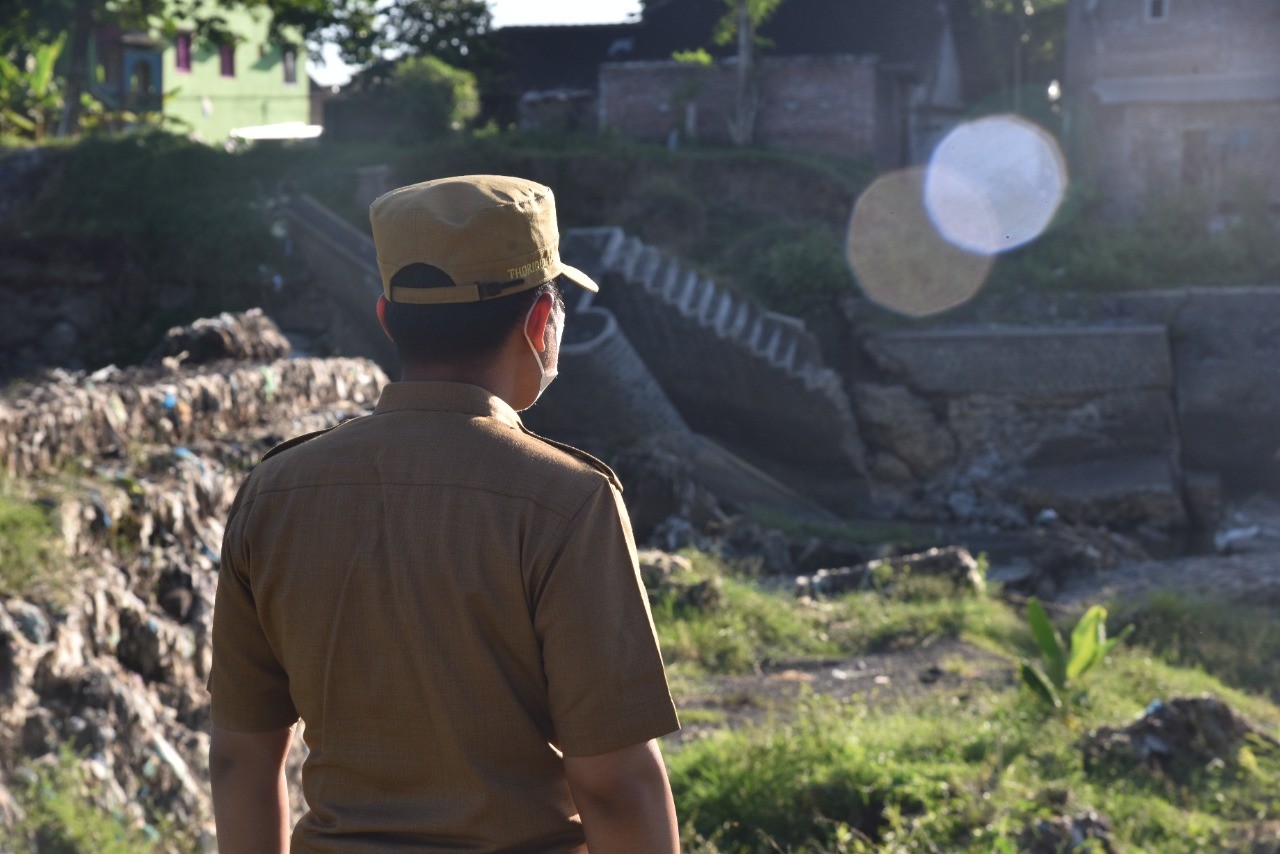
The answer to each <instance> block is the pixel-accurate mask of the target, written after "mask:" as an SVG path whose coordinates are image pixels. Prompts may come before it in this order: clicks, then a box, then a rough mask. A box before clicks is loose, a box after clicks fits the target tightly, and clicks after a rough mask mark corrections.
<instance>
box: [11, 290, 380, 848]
mask: <svg viewBox="0 0 1280 854" xmlns="http://www.w3.org/2000/svg"><path fill="white" fill-rule="evenodd" d="M175 350H176V352H175ZM287 353H288V343H287V341H285V339H284V338H283V336H281V335H280V333H279V331H278V330H276V329H275V326H274V324H272V323H271V321H270V320H269V319H267V318H266V317H265V316H263V315H261V314H260V313H250V314H246V315H238V316H230V315H224V316H222V317H220V318H216V319H214V320H211V321H201V322H199V323H197V324H193V326H191V327H187V328H185V329H179V330H173V331H171V332H170V334H169V336H168V338H167V343H166V344H165V345H162V347H161V348H158V349H157V354H156V355H155V357H154V359H153V361H152V363H151V364H147V365H144V366H140V367H133V368H126V369H118V368H115V367H108V368H104V369H102V370H99V371H96V372H94V373H92V374H87V373H83V372H81V373H74V374H70V373H66V372H54V373H53V374H52V375H51V377H50V379H49V381H47V382H42V383H31V382H27V383H22V384H19V385H16V386H14V387H11V388H10V389H9V390H8V391H7V392H6V393H5V394H4V396H2V397H0V466H3V468H2V469H0V472H3V473H4V474H7V475H8V476H10V477H13V476H17V477H19V478H23V479H30V480H31V482H33V483H38V484H39V486H38V487H37V492H38V494H39V497H40V498H41V500H43V501H46V502H48V503H51V504H54V505H56V506H55V510H54V515H55V518H56V519H57V520H58V523H59V528H60V532H61V536H62V541H63V551H64V552H65V555H66V560H67V561H68V562H69V563H70V564H71V565H73V566H74V567H75V579H76V583H75V584H72V585H67V589H58V588H57V587H48V588H45V589H39V590H37V591H35V592H28V593H26V594H25V595H24V596H23V597H17V596H5V597H0V744H3V746H4V747H5V750H4V753H3V754H0V755H3V756H5V757H7V758H6V759H5V760H4V761H0V822H3V824H0V831H2V830H3V829H4V828H11V827H12V826H13V823H14V821H16V820H17V817H18V816H19V815H20V813H21V805H20V802H19V801H18V800H16V799H14V798H13V797H12V796H10V794H9V793H10V792H19V791H22V790H23V788H24V784H23V782H22V780H23V779H24V776H23V775H24V774H29V772H26V771H24V765H25V764H26V763H28V762H32V761H35V762H37V763H40V762H45V763H48V762H52V761H54V758H55V756H56V752H57V751H58V750H59V749H60V748H61V747H62V745H70V746H71V747H72V749H74V750H75V751H76V752H77V753H78V755H79V756H80V757H81V759H80V762H81V764H82V766H83V767H84V768H85V769H87V771H88V773H89V775H90V777H91V778H92V779H93V780H95V781H97V782H96V783H95V785H94V786H93V789H92V800H93V803H94V805H95V806H97V807H99V808H101V809H104V810H108V811H110V812H113V813H116V814H118V815H122V816H124V817H125V818H126V819H127V820H128V821H130V822H132V823H133V824H135V825H137V826H139V827H142V826H146V825H150V824H154V823H155V822H156V821H157V820H160V819H162V818H163V819H164V820H166V821H168V822H169V823H171V824H172V825H173V826H178V827H183V828H189V829H191V830H192V834H193V838H195V839H196V840H197V842H198V843H199V844H201V845H202V846H204V847H205V848H211V846H212V839H213V836H212V833H213V831H212V810H211V804H210V800H209V788H208V767H207V765H208V736H207V734H206V733H207V732H208V727H209V698H208V694H207V692H206V691H205V687H204V683H205V679H206V678H207V676H208V673H209V667H210V661H211V655H212V652H211V648H210V630H211V621H212V614H213V599H214V591H215V589H216V585H217V570H218V563H219V550H220V546H221V541H222V534H223V525H224V521H225V519H226V514H227V511H228V510H229V508H230V505H231V502H232V500H233V499H234V496H235V492H236V489H237V488H238V486H239V483H240V481H241V480H242V478H243V477H244V475H245V474H246V473H247V471H248V470H249V469H250V468H251V467H252V466H253V465H254V464H255V463H256V461H257V460H258V458H259V457H260V456H261V454H262V453H263V452H265V451H266V450H268V449H269V448H270V447H271V446H273V445H274V444H276V443H278V442H279V441H282V440H283V439H286V438H289V437H291V436H294V435H298V434H300V433H304V432H309V431H312V430H316V429H321V428H324V427H328V426H332V425H334V424H337V423H339V422H341V421H342V420H345V419H347V418H350V417H355V416H358V415H361V414H364V413H365V412H366V411H368V410H369V409H370V408H371V407H372V405H373V404H374V402H376V400H377V397H378V394H379V393H380V390H381V387H382V386H383V385H384V384H385V383H386V382H387V378H386V376H385V375H384V374H383V373H382V371H381V370H380V369H379V368H378V367H377V366H376V365H374V364H373V363H371V362H368V361H365V360H361V359H327V360H320V359H287V358H283V356H285V355H287ZM226 357H231V358H226ZM236 358H243V359H250V360H257V359H260V358H268V359H271V360H270V361H266V362H262V363H256V362H246V361H235V360H234V359H236ZM297 738H298V745H297V747H298V748H299V749H295V750H294V751H293V753H292V754H291V763H290V764H291V773H293V774H294V775H295V780H296V775H297V773H298V769H299V767H300V765H301V762H302V759H303V758H304V757H305V745H303V744H301V738H300V735H299V736H298V737H297ZM292 790H293V791H292V794H293V796H294V800H295V803H294V807H295V810H297V811H298V813H299V814H300V811H301V809H302V801H301V792H300V787H298V786H296V785H295V786H293V787H292Z"/></svg>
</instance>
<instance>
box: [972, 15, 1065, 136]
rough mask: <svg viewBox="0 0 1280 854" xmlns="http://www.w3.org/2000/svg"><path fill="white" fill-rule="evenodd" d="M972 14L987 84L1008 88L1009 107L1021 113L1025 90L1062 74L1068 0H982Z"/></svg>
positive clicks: (1007, 106)
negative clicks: (985, 69) (1029, 86)
mask: <svg viewBox="0 0 1280 854" xmlns="http://www.w3.org/2000/svg"><path fill="white" fill-rule="evenodd" d="M971 8H972V9H973V16H974V19H975V22H976V24H977V29H978V37H979V39H980V41H981V44H982V47H983V50H982V55H983V57H984V60H985V64H986V66H987V77H988V80H989V83H988V85H989V86H990V87H991V88H993V89H998V90H1000V91H1003V92H1007V93H1009V103H1008V104H1007V105H1006V108H1007V109H1011V110H1013V111H1014V112H1015V113H1016V112H1021V110H1022V108H1023V104H1022V97H1023V89H1024V87H1026V86H1028V85H1035V86H1037V87H1038V88H1040V89H1041V90H1043V88H1044V87H1046V86H1047V85H1048V84H1049V82H1050V81H1052V80H1054V79H1061V77H1062V73H1063V61H1064V51H1065V49H1066V37H1067V0H979V2H976V3H973V4H972V6H971Z"/></svg>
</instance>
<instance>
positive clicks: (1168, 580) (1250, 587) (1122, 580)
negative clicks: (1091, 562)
mask: <svg viewBox="0 0 1280 854" xmlns="http://www.w3.org/2000/svg"><path fill="white" fill-rule="evenodd" d="M1215 539H1216V541H1217V542H1216V546H1217V547H1216V548H1215V551H1214V553H1213V554H1203V555H1189V556H1186V557H1178V558H1172V559H1168V560H1146V561H1135V562H1128V563H1122V564H1121V565H1120V566H1118V567H1116V568H1115V569H1113V570H1110V571H1108V572H1104V573H1098V574H1096V575H1092V576H1086V577H1082V578H1077V579H1073V580H1072V581H1071V582H1070V583H1069V584H1067V585H1065V586H1064V587H1063V589H1062V590H1061V591H1060V593H1059V595H1058V596H1057V597H1056V599H1057V602H1058V603H1059V604H1061V605H1071V604H1081V605H1083V604H1086V603H1093V602H1104V601H1107V600H1111V601H1115V600H1128V599H1132V598H1135V597H1141V596H1144V595H1146V594H1148V593H1151V592H1153V591H1156V590H1162V589H1171V590H1179V591H1183V592H1189V593H1193V594H1195V593H1200V594H1205V595H1211V596H1213V597H1214V598H1227V599H1247V600H1249V601H1251V602H1254V603H1258V604H1266V603H1272V604H1278V603H1280V500H1278V499H1276V498H1272V497H1267V496H1262V495H1258V496H1254V497H1252V498H1249V499H1247V500H1245V501H1242V502H1240V503H1239V504H1237V505H1235V506H1234V507H1232V508H1231V509H1230V510H1228V512H1227V513H1226V515H1225V518H1224V519H1223V522H1222V524H1221V525H1220V526H1219V528H1218V531H1217V535H1216V537H1215Z"/></svg>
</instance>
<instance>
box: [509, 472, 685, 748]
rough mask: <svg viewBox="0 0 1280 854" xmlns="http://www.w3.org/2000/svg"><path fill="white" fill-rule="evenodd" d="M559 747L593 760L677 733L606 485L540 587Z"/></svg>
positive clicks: (632, 561)
mask: <svg viewBox="0 0 1280 854" xmlns="http://www.w3.org/2000/svg"><path fill="white" fill-rule="evenodd" d="M535 592H536V595H535V599H534V625H535V628H536V629H537V632H538V636H539V638H540V640H541V641H542V659H543V671H544V673H545V674H546V677H547V689H548V696H549V699H550V707H551V717H552V721H553V723H554V726H555V730H556V741H557V744H558V746H559V747H560V749H561V750H562V751H563V752H564V753H565V754H566V755H568V756H594V755H598V754H601V753H608V752H611V751H614V750H619V749H621V748H623V747H628V746H630V745H633V744H639V743H643V742H646V741H648V740H649V739H651V738H657V737H658V736H661V735H666V734H667V733H669V732H674V731H675V730H677V729H679V728H680V723H679V721H678V719H677V717H676V710H675V704H674V703H673V702H672V700H671V691H670V690H669V688H668V687H667V679H666V673H665V670H664V669H663V664H662V655H661V653H660V652H659V650H658V639H657V635H656V633H655V632H654V628H653V618H652V615H651V614H650V612H649V600H648V597H647V596H646V594H645V590H644V585H643V583H642V582H641V580H640V570H639V565H638V563H637V560H636V551H635V543H634V541H633V539H632V534H631V523H630V521H629V519H628V518H627V513H626V508H625V507H624V506H623V504H622V497H621V496H620V495H619V494H618V492H617V490H615V489H614V488H613V487H612V486H611V485H610V484H609V483H608V482H607V481H605V480H603V479H602V480H601V481H600V484H599V486H598V487H597V489H596V490H595V491H594V492H593V493H592V494H591V495H590V496H589V497H588V498H587V500H586V502H585V503H584V504H583V506H582V508H581V509H580V510H579V511H578V513H577V515H576V516H575V517H574V518H573V519H571V520H570V521H569V522H568V524H567V528H566V532H565V535H564V538H563V540H562V542H561V544H560V548H559V550H558V552H557V553H556V554H555V555H554V556H553V557H552V558H551V559H550V560H549V561H548V562H547V564H546V566H545V569H544V574H543V575H542V576H541V577H540V578H538V579H536V585H535Z"/></svg>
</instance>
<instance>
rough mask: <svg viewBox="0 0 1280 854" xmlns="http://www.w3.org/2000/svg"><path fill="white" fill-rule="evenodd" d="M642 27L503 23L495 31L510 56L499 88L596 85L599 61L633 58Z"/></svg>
mask: <svg viewBox="0 0 1280 854" xmlns="http://www.w3.org/2000/svg"><path fill="white" fill-rule="evenodd" d="M637 30H638V25H637V24H588V25H580V26H563V25H561V26H549V27H546V26H544V27H504V28H503V29H501V30H498V31H497V32H495V33H494V36H495V38H496V39H497V42H498V44H497V47H498V51H499V52H500V53H501V54H502V55H503V56H504V59H505V61H504V62H503V63H502V65H503V71H504V73H503V75H502V76H503V78H504V79H503V80H501V82H500V88H501V89H503V90H506V91H508V92H514V93H521V92H529V91H543V90H547V89H595V88H596V81H597V78H598V76H599V73H600V63H602V62H607V61H608V60H609V59H611V58H630V54H629V46H631V45H634V42H635V36H636V32H637Z"/></svg>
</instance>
